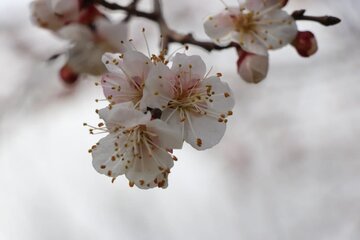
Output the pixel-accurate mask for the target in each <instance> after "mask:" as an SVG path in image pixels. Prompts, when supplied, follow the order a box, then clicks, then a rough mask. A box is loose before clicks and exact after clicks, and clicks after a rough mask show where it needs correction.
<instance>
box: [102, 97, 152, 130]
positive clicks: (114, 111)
mask: <svg viewBox="0 0 360 240" xmlns="http://www.w3.org/2000/svg"><path fill="white" fill-rule="evenodd" d="M133 106H134V105H133V104H132V103H120V104H115V105H114V106H112V107H111V108H109V107H106V108H103V109H101V110H100V111H99V116H100V118H102V119H103V120H104V121H105V123H106V126H107V127H108V128H110V130H113V129H114V128H115V127H118V126H124V127H126V128H129V127H133V126H136V125H141V124H144V125H146V124H147V123H148V122H149V121H150V119H151V114H150V113H148V114H144V113H142V112H140V111H138V110H136V109H134V108H133Z"/></svg>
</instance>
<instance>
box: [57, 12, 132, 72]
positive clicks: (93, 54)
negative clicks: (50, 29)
mask: <svg viewBox="0 0 360 240" xmlns="http://www.w3.org/2000/svg"><path fill="white" fill-rule="evenodd" d="M58 35H59V36H60V37H62V38H64V39H66V40H69V41H70V42H71V43H72V46H71V47H70V48H69V50H68V62H67V63H66V65H67V67H68V68H69V69H71V70H72V71H73V72H74V73H77V74H82V73H87V74H92V75H101V74H102V73H104V72H105V71H106V68H105V66H104V64H103V63H102V62H101V58H102V55H103V54H104V53H105V52H124V51H125V50H126V47H125V45H124V41H126V39H127V27H126V25H125V24H124V23H121V22H120V23H116V24H114V23H112V22H110V21H109V20H107V19H104V18H98V19H96V20H95V22H94V23H93V28H90V27H88V26H86V25H82V24H70V25H68V26H65V27H63V28H62V29H61V30H60V31H59V32H58Z"/></svg>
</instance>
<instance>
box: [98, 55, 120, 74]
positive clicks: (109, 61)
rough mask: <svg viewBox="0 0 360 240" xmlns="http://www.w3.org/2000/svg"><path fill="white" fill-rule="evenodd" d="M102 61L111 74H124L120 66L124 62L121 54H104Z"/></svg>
mask: <svg viewBox="0 0 360 240" xmlns="http://www.w3.org/2000/svg"><path fill="white" fill-rule="evenodd" d="M101 61H102V62H103V63H104V64H105V66H106V68H107V70H108V71H109V72H111V73H119V74H123V71H122V70H121V67H120V66H119V64H120V61H122V55H121V54H120V53H109V52H107V53H104V55H103V56H102V58H101Z"/></svg>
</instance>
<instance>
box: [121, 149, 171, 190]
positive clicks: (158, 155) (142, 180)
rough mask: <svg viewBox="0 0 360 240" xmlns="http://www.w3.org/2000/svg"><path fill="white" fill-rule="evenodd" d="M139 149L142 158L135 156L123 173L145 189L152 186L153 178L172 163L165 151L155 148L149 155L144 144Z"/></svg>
mask: <svg viewBox="0 0 360 240" xmlns="http://www.w3.org/2000/svg"><path fill="white" fill-rule="evenodd" d="M141 151H142V153H143V154H142V158H141V159H139V158H137V159H136V160H135V161H134V164H133V165H132V166H131V167H130V168H129V169H128V170H127V172H126V174H125V175H126V177H127V178H128V179H129V181H130V182H133V183H134V184H135V185H136V186H137V187H139V188H142V189H147V188H150V187H154V186H155V185H154V183H155V181H156V180H155V179H157V178H158V176H159V175H160V174H162V173H163V172H164V171H166V170H168V169H170V168H171V167H172V166H173V164H174V163H173V159H172V157H171V155H170V154H169V153H167V152H166V151H162V150H158V149H155V150H152V154H151V155H150V154H149V151H148V149H147V148H146V147H145V146H142V150H141Z"/></svg>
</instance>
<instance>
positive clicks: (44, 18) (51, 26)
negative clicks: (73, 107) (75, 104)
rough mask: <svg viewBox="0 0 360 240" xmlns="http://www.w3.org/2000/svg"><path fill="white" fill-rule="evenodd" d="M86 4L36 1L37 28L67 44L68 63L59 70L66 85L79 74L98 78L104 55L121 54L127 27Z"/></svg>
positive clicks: (72, 0)
mask: <svg viewBox="0 0 360 240" xmlns="http://www.w3.org/2000/svg"><path fill="white" fill-rule="evenodd" d="M88 2H89V1H85V0H36V1H34V2H32V4H31V10H32V19H33V22H34V23H35V24H37V25H38V26H39V27H42V28H45V29H47V30H50V31H52V32H53V33H55V34H56V35H57V36H58V37H60V38H63V39H65V40H68V41H69V42H70V43H71V47H70V48H69V49H68V51H67V56H68V61H67V63H66V64H65V65H64V66H63V67H62V68H61V70H60V77H61V78H62V79H63V81H64V82H65V83H68V84H72V83H74V82H75V81H76V80H77V79H78V77H79V75H80V74H91V75H101V74H102V73H104V72H105V70H106V68H105V67H104V66H103V64H102V63H101V56H102V55H103V54H104V53H105V52H123V51H125V50H126V46H125V45H124V41H125V40H126V38H127V27H126V25H125V24H123V23H121V22H120V23H113V22H111V21H110V20H109V19H108V18H106V17H105V16H104V14H102V13H101V12H100V11H99V10H98V9H97V8H96V7H95V5H94V4H91V3H88Z"/></svg>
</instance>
